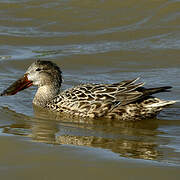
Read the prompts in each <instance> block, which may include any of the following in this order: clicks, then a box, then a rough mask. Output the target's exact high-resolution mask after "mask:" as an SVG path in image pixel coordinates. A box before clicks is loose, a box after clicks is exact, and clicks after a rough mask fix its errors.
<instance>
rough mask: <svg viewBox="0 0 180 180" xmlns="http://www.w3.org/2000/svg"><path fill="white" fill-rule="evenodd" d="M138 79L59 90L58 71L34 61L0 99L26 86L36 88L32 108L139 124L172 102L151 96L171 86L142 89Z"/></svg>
mask: <svg viewBox="0 0 180 180" xmlns="http://www.w3.org/2000/svg"><path fill="white" fill-rule="evenodd" d="M138 80H139V78H135V79H132V80H123V81H120V82H118V83H112V84H103V83H101V84H94V83H87V84H79V85H77V86H75V87H71V88H69V89H66V90H64V91H61V84H62V82H63V80H62V72H61V69H60V67H58V66H57V64H55V63H54V62H52V61H47V60H36V61H35V62H33V63H32V64H31V65H30V67H29V68H28V69H27V71H26V72H25V74H24V75H23V76H22V77H21V78H20V79H18V80H17V81H15V82H14V83H12V85H10V86H9V87H8V88H7V89H6V90H4V91H3V92H2V93H1V94H0V96H10V95H15V94H16V93H18V92H19V91H22V90H24V89H26V88H29V87H30V86H32V85H33V86H38V89H37V92H36V94H35V97H34V99H33V104H34V105H35V106H38V107H41V108H43V109H47V110H50V111H54V112H61V113H66V114H69V115H72V116H79V117H82V118H92V119H97V118H108V119H116V120H122V121H139V120H143V119H149V118H154V117H156V116H157V115H158V114H159V113H160V111H161V110H163V109H164V108H165V107H167V106H169V105H172V104H174V103H175V102H176V101H174V100H162V99H159V98H156V97H154V96H152V95H153V94H156V93H160V92H169V91H170V90H169V89H171V88H172V87H171V86H163V87H156V88H145V87H144V83H143V82H139V83H137V81H138Z"/></svg>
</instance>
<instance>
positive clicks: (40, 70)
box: [0, 60, 62, 96]
mask: <svg viewBox="0 0 180 180" xmlns="http://www.w3.org/2000/svg"><path fill="white" fill-rule="evenodd" d="M61 83H62V76H61V70H60V68H59V67H58V66H57V65H56V64H54V63H53V62H51V61H42V60H37V61H36V62H34V63H32V64H31V66H30V67H29V68H28V70H27V71H26V73H25V74H24V76H23V77H21V78H20V79H18V80H17V81H15V82H14V83H13V84H12V85H10V86H9V87H8V88H7V89H6V90H5V91H3V92H2V93H1V94H0V95H1V96H9V95H14V94H16V93H17V92H19V91H22V90H24V89H26V88H28V87H30V86H32V85H35V86H38V87H42V86H54V87H55V88H60V86H61Z"/></svg>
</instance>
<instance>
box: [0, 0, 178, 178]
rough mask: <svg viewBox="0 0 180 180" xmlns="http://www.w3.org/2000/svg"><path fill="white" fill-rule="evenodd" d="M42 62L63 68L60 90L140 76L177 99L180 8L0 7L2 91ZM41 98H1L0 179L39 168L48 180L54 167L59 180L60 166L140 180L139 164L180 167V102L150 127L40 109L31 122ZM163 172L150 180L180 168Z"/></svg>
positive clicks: (77, 1)
mask: <svg viewBox="0 0 180 180" xmlns="http://www.w3.org/2000/svg"><path fill="white" fill-rule="evenodd" d="M37 58H40V59H48V60H53V61H54V62H56V63H57V64H58V65H59V66H60V67H61V69H62V71H63V77H64V84H63V87H62V89H65V88H69V87H71V86H74V85H77V84H79V83H88V82H91V83H100V82H104V83H113V82H117V81H121V80H124V79H131V78H136V77H141V81H145V82H146V86H147V87H150V86H167V85H171V86H173V89H172V92H171V93H162V94H159V95H158V97H161V98H164V99H172V100H180V1H178V0H152V1H145V0H138V1H130V0H127V1H123V0H119V1H116V0H111V1H106V0H96V1H91V0H84V1H81V0H63V1H60V0H54V1H50V0H43V1H41V0H36V1H35V0H18V1H16V0H0V91H2V90H3V89H5V88H6V87H7V86H8V85H9V84H10V83H12V82H13V81H14V80H16V79H17V78H18V77H20V76H21V75H22V74H23V73H24V72H25V70H26V69H27V67H28V66H29V65H30V64H31V63H32V62H33V61H34V60H35V59H37ZM35 91H36V88H35V87H32V88H30V89H27V90H25V91H23V92H20V93H19V94H17V95H15V96H12V97H1V98H0V117H1V118H0V139H1V146H2V147H1V148H0V149H1V150H0V152H1V156H2V157H1V158H2V159H1V162H0V171H2V172H4V173H5V176H7V177H9V178H11V177H10V175H8V174H7V172H8V171H10V172H12V173H14V174H16V175H17V174H18V173H20V171H21V170H23V169H24V170H23V171H24V175H26V174H28V172H31V171H32V172H34V171H35V170H34V169H33V168H32V167H33V166H34V163H35V162H36V165H35V167H36V168H39V171H38V172H37V173H36V175H37V177H39V179H46V178H47V179H48V177H49V176H47V177H46V176H45V175H44V176H41V173H42V172H43V171H44V170H45V169H48V168H49V167H50V166H54V167H56V168H55V169H54V171H53V174H54V176H53V177H54V179H56V178H55V177H58V172H59V170H58V168H57V167H58V166H61V168H62V166H63V169H64V170H65V171H67V170H68V171H69V172H70V171H72V172H74V166H76V168H77V171H76V172H80V171H81V170H82V169H83V173H84V175H85V176H86V175H87V176H88V174H90V171H91V170H92V168H97V169H98V170H100V171H102V172H103V174H104V176H102V174H100V173H99V174H98V173H97V174H96V176H95V175H94V178H96V179H101V178H102V177H103V178H104V179H106V178H108V177H109V176H108V175H107V176H106V173H107V174H108V172H114V177H117V178H118V177H119V175H120V174H119V173H120V169H121V170H122V167H123V170H122V171H121V174H122V173H125V172H127V176H128V177H131V178H132V177H133V178H137V179H139V178H140V176H139V174H141V175H142V171H138V170H137V169H136V170H137V171H136V173H134V171H135V170H134V171H133V172H132V173H134V174H136V175H135V176H131V175H130V174H129V171H132V169H133V168H132V167H135V168H138V167H139V166H140V164H141V163H143V166H150V167H152V166H156V165H157V166H164V167H165V166H173V167H179V166H180V103H176V104H175V105H173V106H171V107H169V108H168V109H165V110H164V111H163V112H162V113H161V114H160V115H159V116H158V119H150V120H148V121H142V122H137V123H124V122H113V121H108V122H107V121H105V120H99V121H90V120H89V121H86V122H83V121H82V120H80V119H74V120H73V119H70V118H68V117H58V116H57V115H55V114H50V113H47V112H42V111H39V110H38V109H35V113H34V112H33V107H32V103H31V102H32V99H33V96H34V93H35ZM51 144H52V145H51ZM27 146H28V148H27ZM9 149H11V151H10V152H9ZM37 149H38V150H37ZM49 151H50V152H49ZM18 152H19V153H21V155H22V157H23V158H24V160H22V159H21V158H20V156H18V155H17V154H19V153H18ZM32 152H33V153H32ZM67 152H68V153H67ZM9 154H10V157H11V158H10V159H9V160H7V159H8V157H9ZM42 154H44V156H43V155H42ZM29 156H30V157H29ZM64 156H65V157H66V158H62V157H64ZM28 157H29V158H28ZM45 157H46V158H45ZM60 157H61V158H60ZM67 157H68V158H67ZM31 158H32V159H33V160H34V161H33V160H32V159H31ZM13 159H14V160H13ZM52 159H53V160H54V161H52ZM88 159H91V160H88ZM92 159H93V160H92ZM12 160H13V161H12ZM41 160H42V163H41ZM59 161H61V162H59ZM81 161H83V163H81ZM92 161H93V162H92ZM68 163H72V164H73V165H74V166H73V165H71V166H70V167H68V166H67V164H68ZM17 164H18V165H17ZM42 164H43V165H42ZM102 164H103V165H102ZM109 164H111V165H112V166H111V165H109ZM46 165H47V166H46ZM141 165H142V164H141ZM84 166H85V167H87V169H88V168H90V169H91V170H90V171H89V170H87V169H86V168H84ZM120 167H121V168H120ZM124 167H127V168H128V169H126V168H125V169H124ZM43 168H44V169H43ZM131 168H132V169H131ZM162 169H163V168H162ZM162 169H159V170H158V171H157V176H155V174H153V173H152V172H151V171H153V172H154V170H153V168H151V170H148V172H150V173H151V175H152V174H153V175H154V176H155V177H159V179H161V178H163V179H166V178H167V179H168V178H169V177H171V179H172V177H174V178H175V179H177V177H178V176H179V175H178V170H179V169H178V170H177V171H175V172H173V176H172V174H170V173H169V174H166V173H164V169H163V173H162ZM116 170H117V171H116ZM138 172H139V174H138ZM92 173H95V172H94V171H92ZM11 175H12V174H11ZM63 175H65V174H63ZM91 175H92V174H91ZM146 175H147V174H144V175H143V178H142V179H144V177H146ZM162 175H164V176H162ZM168 175H169V176H168ZM12 177H13V175H12ZM17 177H21V176H18V175H17ZM35 177H36V176H35ZM72 177H73V175H72ZM89 177H90V176H89ZM123 177H126V176H123ZM26 179H27V178H26ZM146 179H147V177H146Z"/></svg>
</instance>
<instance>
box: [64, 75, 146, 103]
mask: <svg viewBox="0 0 180 180" xmlns="http://www.w3.org/2000/svg"><path fill="white" fill-rule="evenodd" d="M137 80H138V78H137V79H133V80H127V81H122V82H120V83H115V84H81V85H79V86H76V87H73V88H71V89H68V90H66V91H64V92H63V93H61V96H62V97H63V99H64V101H66V102H67V101H71V102H86V103H88V104H94V103H101V104H103V103H112V104H114V103H115V104H117V103H118V104H119V105H125V104H128V103H130V102H133V101H136V100H137V99H139V98H140V97H141V96H142V95H143V92H139V91H137V90H136V89H137V88H139V87H141V86H143V85H144V83H135V82H136V81H137Z"/></svg>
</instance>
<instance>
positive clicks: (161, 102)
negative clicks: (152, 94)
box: [144, 98, 177, 108]
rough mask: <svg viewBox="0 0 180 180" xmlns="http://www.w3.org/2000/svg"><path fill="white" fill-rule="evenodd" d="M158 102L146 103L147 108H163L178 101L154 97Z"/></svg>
mask: <svg viewBox="0 0 180 180" xmlns="http://www.w3.org/2000/svg"><path fill="white" fill-rule="evenodd" d="M154 100H155V101H156V102H153V103H149V104H146V105H144V107H146V108H163V107H166V106H169V105H172V104H174V103H176V102H177V101H165V100H161V99H158V98H154Z"/></svg>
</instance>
